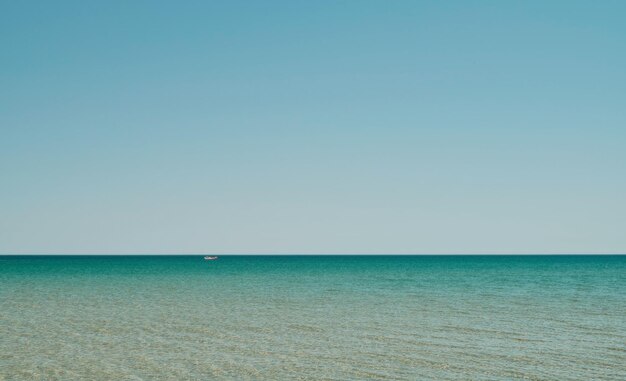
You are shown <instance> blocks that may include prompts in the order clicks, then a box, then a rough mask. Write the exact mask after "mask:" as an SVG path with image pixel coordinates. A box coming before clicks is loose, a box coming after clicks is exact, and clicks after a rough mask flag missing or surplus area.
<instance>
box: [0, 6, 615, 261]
mask: <svg viewBox="0 0 626 381" xmlns="http://www.w3.org/2000/svg"><path fill="white" fill-rule="evenodd" d="M624 17H626V2H625V1H543V0H542V1H291V0H289V1H282V2H276V1H247V2H239V1H222V2H209V1H197V2H193V1H188V2H178V1H171V2H155V1H145V2H143V1H100V2H96V1H71V2H70V1H39V2H37V1H8V0H3V1H1V2H0V47H1V49H0V253H572V252H573V253H624V252H626V22H624Z"/></svg>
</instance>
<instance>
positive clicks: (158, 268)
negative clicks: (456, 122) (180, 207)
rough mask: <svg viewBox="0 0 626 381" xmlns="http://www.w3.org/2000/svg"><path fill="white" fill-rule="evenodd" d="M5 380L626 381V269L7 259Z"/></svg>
mask: <svg viewBox="0 0 626 381" xmlns="http://www.w3.org/2000/svg"><path fill="white" fill-rule="evenodd" d="M0 380H2V381H5V380H19V381H22V380H585V381H588V380H626V256H220V259H218V260H216V261H205V260H203V258H202V256H49V257H46V256H0Z"/></svg>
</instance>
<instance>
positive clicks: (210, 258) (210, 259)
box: [204, 255, 218, 261]
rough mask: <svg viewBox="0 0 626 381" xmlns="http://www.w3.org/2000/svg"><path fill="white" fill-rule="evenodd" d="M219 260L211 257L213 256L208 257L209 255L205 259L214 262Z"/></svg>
mask: <svg viewBox="0 0 626 381" xmlns="http://www.w3.org/2000/svg"><path fill="white" fill-rule="evenodd" d="M217 258H218V257H211V256H208V255H207V256H206V257H204V260H205V261H214V260H216V259H217Z"/></svg>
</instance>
